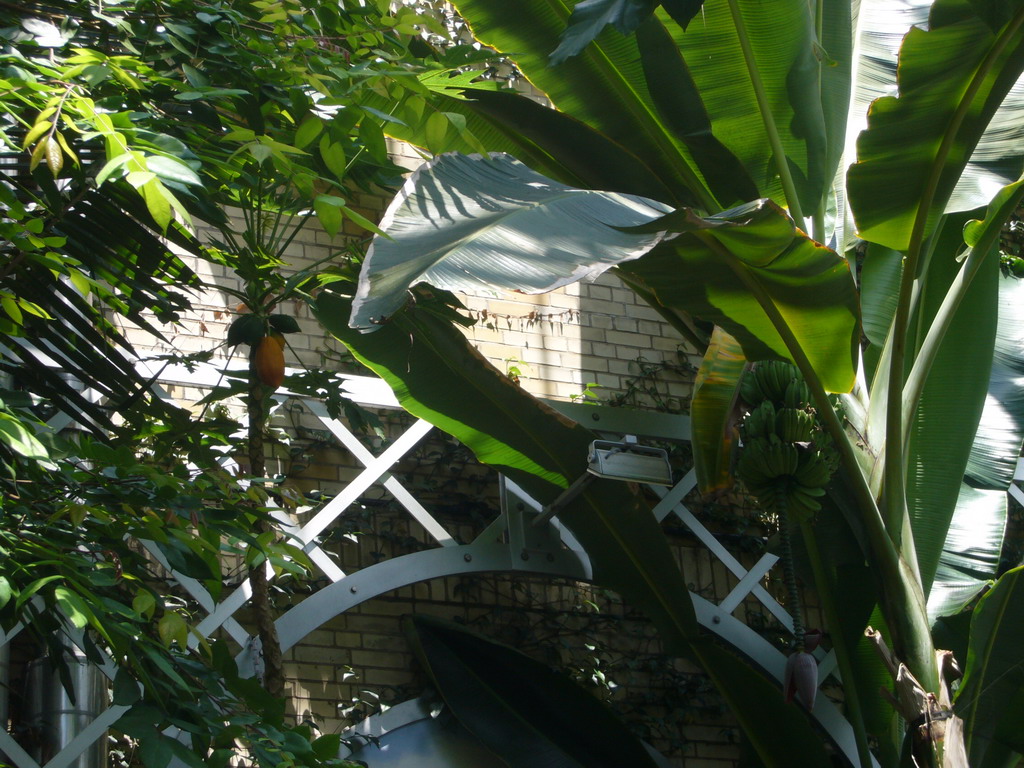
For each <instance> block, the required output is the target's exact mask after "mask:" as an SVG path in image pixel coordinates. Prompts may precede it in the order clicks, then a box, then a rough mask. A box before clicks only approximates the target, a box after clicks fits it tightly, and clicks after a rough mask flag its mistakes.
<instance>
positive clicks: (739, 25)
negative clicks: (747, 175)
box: [729, 0, 805, 227]
mask: <svg viewBox="0 0 1024 768" xmlns="http://www.w3.org/2000/svg"><path fill="white" fill-rule="evenodd" d="M729 11H730V12H731V13H732V22H733V24H734V25H735V27H736V36H737V37H738V38H739V43H740V50H742V51H743V61H744V62H745V63H746V65H747V74H748V75H749V76H750V85H751V87H752V88H753V89H754V98H756V99H757V108H758V110H760V112H761V121H762V122H763V123H764V130H765V133H766V134H768V143H769V144H771V147H772V154H773V155H774V156H775V166H776V168H777V169H778V172H779V181H781V182H782V191H783V193H784V194H785V195H786V202H787V203H788V204H789V213H790V215H791V216H792V217H793V220H794V221H796V223H797V226H799V227H803V226H805V225H804V214H803V211H802V210H801V208H800V200H799V199H798V198H797V194H796V185H794V184H793V175H792V174H791V173H790V172H789V160H788V159H787V158H786V152H785V150H784V149H783V147H782V139H781V138H780V137H779V129H778V127H777V126H776V125H775V117H774V116H773V115H772V110H771V105H770V104H769V103H768V95H767V94H766V93H765V90H764V83H763V82H761V73H760V71H759V70H758V68H757V60H756V59H755V58H754V49H753V48H751V47H750V37H749V36H748V35H747V26H746V24H745V23H744V21H743V13H742V12H741V11H740V5H739V0H729Z"/></svg>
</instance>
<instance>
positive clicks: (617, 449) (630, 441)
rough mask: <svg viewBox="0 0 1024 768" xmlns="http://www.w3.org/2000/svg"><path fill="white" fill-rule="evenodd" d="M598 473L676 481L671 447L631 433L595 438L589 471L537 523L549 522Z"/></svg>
mask: <svg viewBox="0 0 1024 768" xmlns="http://www.w3.org/2000/svg"><path fill="white" fill-rule="evenodd" d="M598 477H603V478H604V479H606V480H623V481H626V482H631V483H650V484H652V485H672V465H671V464H669V461H668V451H666V450H665V449H664V448H655V447H653V446H650V445H640V444H639V443H637V442H636V438H635V437H633V436H631V435H627V436H626V438H625V440H623V441H622V442H615V441H613V440H595V441H594V442H592V443H591V444H590V450H589V451H588V452H587V471H586V473H584V474H582V475H580V476H579V477H578V478H577V479H576V481H575V482H574V483H573V484H572V485H570V486H569V487H568V488H566V489H565V490H564V491H562V493H561V495H560V496H559V497H558V498H557V499H555V500H554V501H553V502H551V503H550V504H549V505H548V506H547V507H545V508H544V511H543V512H541V513H540V514H539V515H538V516H537V518H536V519H535V520H534V521H533V524H534V525H542V524H543V523H546V522H547V521H548V520H550V519H551V518H552V517H554V516H555V515H556V514H558V511H559V510H560V509H561V508H562V507H564V506H565V505H566V504H568V503H569V502H570V501H572V500H573V499H575V498H576V497H577V496H579V494H580V493H582V491H583V489H584V488H586V487H587V486H588V485H590V483H592V482H593V481H594V479H595V478H598Z"/></svg>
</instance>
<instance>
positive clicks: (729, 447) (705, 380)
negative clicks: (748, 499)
mask: <svg viewBox="0 0 1024 768" xmlns="http://www.w3.org/2000/svg"><path fill="white" fill-rule="evenodd" d="M746 366H747V359H746V358H745V357H744V356H743V350H742V348H741V347H740V343H739V342H738V341H736V339H734V338H733V337H732V336H730V335H729V334H728V333H726V332H725V331H724V330H722V329H721V328H719V327H717V326H716V327H715V330H714V332H713V333H712V334H711V343H710V344H708V349H707V351H706V352H705V353H704V359H703V360H702V361H701V364H700V370H698V371H697V379H696V381H695V382H694V385H693V397H692V398H691V399H690V423H691V424H692V429H693V441H692V446H691V447H692V448H693V466H694V470H695V471H696V473H697V487H698V488H699V489H700V492H701V493H710V492H711V491H718V490H726V489H728V488H730V487H732V485H733V483H734V482H735V481H734V478H733V474H732V460H733V457H734V456H735V454H736V451H737V450H738V448H739V445H738V442H739V432H738V429H737V426H738V425H737V423H736V419H737V417H738V410H737V408H738V404H737V398H738V393H739V383H740V378H741V377H742V376H743V371H744V370H745V369H746Z"/></svg>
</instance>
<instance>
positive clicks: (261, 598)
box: [247, 355, 284, 697]
mask: <svg viewBox="0 0 1024 768" xmlns="http://www.w3.org/2000/svg"><path fill="white" fill-rule="evenodd" d="M265 389H266V388H265V387H264V385H263V384H262V382H261V381H260V379H259V376H258V375H257V372H256V357H255V355H252V356H250V358H249V393H248V395H249V396H248V403H247V407H248V415H249V430H248V441H247V442H248V451H249V472H250V475H251V476H252V477H253V478H254V481H256V482H260V483H261V484H262V480H255V478H263V477H265V476H266V474H267V467H266V453H265V450H264V445H263V427H264V424H265V423H266V420H267V409H266V400H265V399H264V394H265ZM256 530H257V532H258V533H259V534H261V535H262V534H266V533H271V532H272V530H273V527H272V526H271V524H270V523H269V522H268V521H267V520H262V519H261V520H259V521H258V522H257V523H256ZM266 562H267V561H266V560H262V561H260V562H259V563H258V564H256V565H255V566H250V567H249V583H250V584H251V585H252V599H251V604H252V611H253V618H254V620H255V622H256V631H257V635H258V637H259V639H260V652H261V654H262V657H263V686H264V688H266V690H267V693H269V694H270V695H271V696H276V697H283V696H284V663H283V655H282V653H281V642H280V640H279V639H278V636H277V626H276V625H275V624H274V614H275V612H274V607H273V605H272V604H271V602H270V582H269V580H268V578H267V565H266Z"/></svg>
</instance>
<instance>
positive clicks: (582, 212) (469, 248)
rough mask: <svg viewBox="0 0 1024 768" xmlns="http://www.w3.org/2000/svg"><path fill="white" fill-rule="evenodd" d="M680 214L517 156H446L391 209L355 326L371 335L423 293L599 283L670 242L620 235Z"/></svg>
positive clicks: (366, 269)
mask: <svg viewBox="0 0 1024 768" xmlns="http://www.w3.org/2000/svg"><path fill="white" fill-rule="evenodd" d="M670 210H671V208H670V207H669V206H667V205H664V204H662V203H658V202H656V201H653V200H648V199H646V198H641V197H638V196H634V195H623V194H618V193H614V192H595V191H592V190H582V189H575V188H573V187H568V186H565V185H563V184H559V183H558V182H555V181H552V180H551V179H548V178H546V177H544V176H542V175H540V174H538V173H536V172H534V171H532V170H530V169H529V168H527V167H526V166H525V165H523V164H522V163H520V162H519V161H518V160H515V159H514V158H512V157H511V156H509V155H504V154H495V155H491V156H489V157H482V156H480V155H456V154H451V155H442V156H441V157H439V158H437V159H435V160H433V161H431V162H430V163H427V164H425V165H424V166H423V167H421V168H420V169H419V170H418V171H417V172H416V173H415V174H414V175H413V176H412V177H411V178H410V179H409V180H408V182H407V183H406V185H405V187H404V188H403V190H402V192H401V194H400V195H399V196H398V197H397V198H396V199H395V201H394V202H393V203H392V204H391V206H390V207H389V208H388V211H387V213H386V214H385V215H384V218H383V220H382V221H381V228H382V229H384V230H385V231H386V232H387V233H388V235H389V237H388V238H381V237H378V238H376V239H375V240H374V243H373V245H372V246H371V248H370V251H369V252H368V253H367V256H366V261H365V262H364V263H363V268H362V271H361V273H360V278H359V288H358V291H357V293H356V298H355V301H354V303H353V312H352V319H351V324H352V327H354V328H362V329H372V327H373V326H374V325H376V324H379V323H380V322H382V321H383V320H384V319H386V318H387V317H390V316H391V315H392V314H394V312H395V311H397V310H398V309H400V308H401V307H402V306H403V305H404V304H405V302H406V299H407V295H408V294H407V291H408V289H409V288H410V287H412V286H413V285H416V284H418V283H429V284H430V285H433V286H434V287H436V288H443V289H446V290H452V291H463V292H475V293H481V292H483V293H489V294H494V293H495V292H496V291H499V290H501V291H516V292H521V293H544V292H547V291H551V290H554V289H556V288H559V287H561V286H563V285H567V284H569V283H572V282H575V281H577V280H581V279H584V278H595V277H597V276H598V275H600V274H601V273H602V272H604V271H605V270H607V269H609V268H610V267H612V266H615V265H616V264H620V263H622V262H623V261H629V260H631V259H636V258H639V257H640V256H642V255H643V254H645V253H646V252H647V251H649V250H650V249H651V248H653V247H654V246H655V245H656V244H657V243H658V242H660V241H661V239H662V238H663V236H664V235H663V233H642V234H640V233H627V232H621V231H619V230H618V229H616V227H630V226H636V225H639V224H643V223H646V222H649V221H651V220H653V219H656V218H658V217H660V216H661V215H663V214H665V213H667V212H669V211H670Z"/></svg>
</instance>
